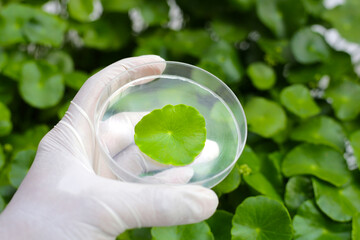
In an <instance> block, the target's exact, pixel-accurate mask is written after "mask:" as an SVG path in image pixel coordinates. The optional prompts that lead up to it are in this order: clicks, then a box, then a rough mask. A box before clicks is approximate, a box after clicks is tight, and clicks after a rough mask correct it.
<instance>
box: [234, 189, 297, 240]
mask: <svg viewBox="0 0 360 240" xmlns="http://www.w3.org/2000/svg"><path fill="white" fill-rule="evenodd" d="M231 235H232V240H252V239H253V240H255V239H256V240H266V239H274V240H275V239H276V240H287V239H289V240H290V239H291V238H292V227H291V219H290V215H289V213H288V212H287V210H286V208H285V207H284V205H282V204H281V203H280V202H278V201H276V200H273V199H270V198H267V197H263V196H258V197H249V198H247V199H245V200H244V201H243V202H242V203H241V204H240V205H239V206H238V207H237V209H236V212H235V215H234V218H233V227H232V229H231Z"/></svg>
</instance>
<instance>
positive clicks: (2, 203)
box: [0, 196, 6, 212]
mask: <svg viewBox="0 0 360 240" xmlns="http://www.w3.org/2000/svg"><path fill="white" fill-rule="evenodd" d="M5 205H6V204H5V201H4V199H3V198H2V197H1V196H0V212H2V210H4V208H5Z"/></svg>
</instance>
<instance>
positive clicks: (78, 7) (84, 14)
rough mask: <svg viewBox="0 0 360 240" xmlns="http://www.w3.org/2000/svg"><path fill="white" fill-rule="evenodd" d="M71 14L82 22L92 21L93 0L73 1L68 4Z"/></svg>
mask: <svg viewBox="0 0 360 240" xmlns="http://www.w3.org/2000/svg"><path fill="white" fill-rule="evenodd" d="M68 8H69V14H70V16H71V17H72V18H74V19H76V20H78V21H80V22H88V21H91V16H90V15H91V13H92V12H93V11H94V1H93V0H71V1H69V2H68Z"/></svg>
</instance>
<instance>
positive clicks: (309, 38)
mask: <svg viewBox="0 0 360 240" xmlns="http://www.w3.org/2000/svg"><path fill="white" fill-rule="evenodd" d="M291 49H292V52H293V53H294V57H295V59H296V60H297V61H298V62H300V63H303V64H310V63H315V62H322V61H325V60H327V59H328V58H329V56H330V48H329V47H328V45H327V44H326V43H325V40H324V39H323V38H322V36H320V34H318V33H316V32H313V31H312V30H311V29H310V28H304V29H301V30H299V31H298V32H297V33H296V34H295V35H294V36H293V38H292V39H291Z"/></svg>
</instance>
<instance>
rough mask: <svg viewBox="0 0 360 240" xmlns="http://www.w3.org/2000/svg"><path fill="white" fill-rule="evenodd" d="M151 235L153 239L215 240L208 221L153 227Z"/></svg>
mask: <svg viewBox="0 0 360 240" xmlns="http://www.w3.org/2000/svg"><path fill="white" fill-rule="evenodd" d="M151 235H152V236H153V240H170V239H171V240H183V239H194V240H214V236H213V235H212V233H211V231H210V228H209V226H208V225H207V223H206V222H199V223H195V224H188V225H180V226H173V227H153V228H152V229H151Z"/></svg>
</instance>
